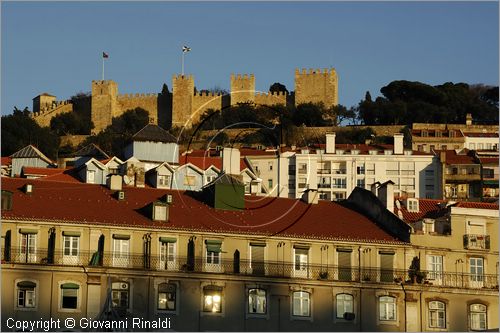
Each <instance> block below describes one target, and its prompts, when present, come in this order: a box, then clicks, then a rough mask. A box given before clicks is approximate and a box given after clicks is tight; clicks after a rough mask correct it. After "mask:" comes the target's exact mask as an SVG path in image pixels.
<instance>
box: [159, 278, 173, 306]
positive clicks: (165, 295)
mask: <svg viewBox="0 0 500 333" xmlns="http://www.w3.org/2000/svg"><path fill="white" fill-rule="evenodd" d="M176 296H177V286H176V285H175V284H173V283H160V284H159V285H158V310H166V311H175V309H176V299H177V297H176Z"/></svg>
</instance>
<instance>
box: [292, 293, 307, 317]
mask: <svg viewBox="0 0 500 333" xmlns="http://www.w3.org/2000/svg"><path fill="white" fill-rule="evenodd" d="M292 308H293V309H292V310H293V312H292V313H293V315H294V316H299V317H309V316H310V315H311V294H309V293H308V292H306V291H295V292H294V293H293V304H292Z"/></svg>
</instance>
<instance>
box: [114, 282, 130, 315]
mask: <svg viewBox="0 0 500 333" xmlns="http://www.w3.org/2000/svg"><path fill="white" fill-rule="evenodd" d="M128 300H129V284H128V283H127V282H113V283H112V284H111V304H112V306H113V308H117V309H128Z"/></svg>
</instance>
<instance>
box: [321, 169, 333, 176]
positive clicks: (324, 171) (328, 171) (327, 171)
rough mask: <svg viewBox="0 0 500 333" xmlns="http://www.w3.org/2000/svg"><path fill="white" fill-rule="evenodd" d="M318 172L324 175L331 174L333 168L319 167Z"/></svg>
mask: <svg viewBox="0 0 500 333" xmlns="http://www.w3.org/2000/svg"><path fill="white" fill-rule="evenodd" d="M318 173H319V174H322V175H323V174H327V175H329V174H331V173H332V170H331V169H318Z"/></svg>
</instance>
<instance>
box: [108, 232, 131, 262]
mask: <svg viewBox="0 0 500 333" xmlns="http://www.w3.org/2000/svg"><path fill="white" fill-rule="evenodd" d="M115 236H116V235H113V241H112V242H111V249H112V266H113V267H128V266H129V264H130V244H131V241H130V236H129V238H128V239H127V238H118V237H117V238H115ZM127 236H128V235H127ZM125 243H126V244H127V246H126V248H127V251H126V252H125V251H123V249H124V247H125ZM118 244H120V245H119V246H118ZM117 247H118V248H119V250H118V251H117ZM122 261H123V262H122Z"/></svg>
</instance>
